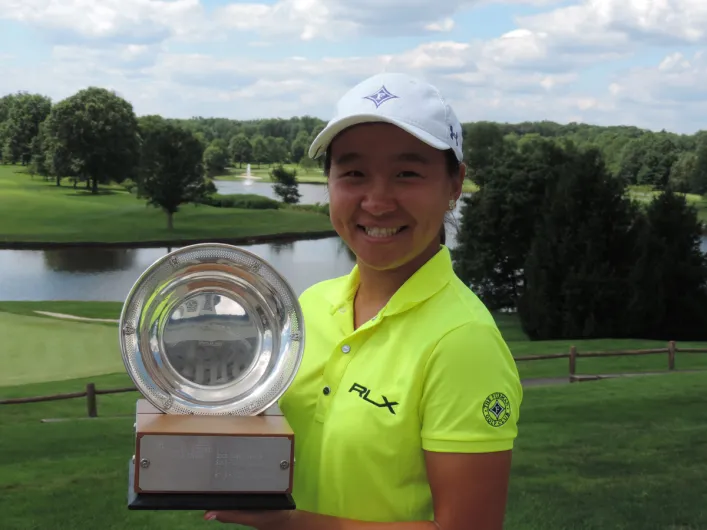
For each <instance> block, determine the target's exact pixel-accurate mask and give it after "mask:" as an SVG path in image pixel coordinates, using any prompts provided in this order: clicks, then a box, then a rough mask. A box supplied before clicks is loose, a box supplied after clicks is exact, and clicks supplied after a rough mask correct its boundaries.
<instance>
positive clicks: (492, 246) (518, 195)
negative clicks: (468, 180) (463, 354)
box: [453, 138, 571, 310]
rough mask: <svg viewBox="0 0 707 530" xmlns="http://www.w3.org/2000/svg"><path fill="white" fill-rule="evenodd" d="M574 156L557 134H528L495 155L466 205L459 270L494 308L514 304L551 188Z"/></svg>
mask: <svg viewBox="0 0 707 530" xmlns="http://www.w3.org/2000/svg"><path fill="white" fill-rule="evenodd" d="M570 162H571V158H570V157H569V156H568V154H567V153H566V152H565V150H564V149H563V148H562V147H561V146H560V145H559V144H558V143H557V142H555V141H554V140H547V139H542V138H537V139H534V140H529V141H527V142H525V143H523V144H521V145H520V146H518V148H515V147H514V148H513V149H510V148H509V149H507V150H506V153H505V155H504V156H503V157H501V158H497V159H493V162H492V163H490V164H489V165H488V166H487V167H486V168H485V171H484V181H485V183H484V185H483V186H482V187H481V189H480V190H479V191H478V192H475V193H474V194H472V196H471V197H470V198H468V199H466V200H465V204H463V205H462V220H461V223H460V227H459V232H458V234H457V240H458V241H459V245H458V247H457V248H456V249H454V251H453V257H454V262H455V270H456V272H457V274H458V275H459V277H460V278H461V279H462V280H463V281H464V282H465V283H467V284H469V285H471V286H472V288H473V290H474V292H475V293H476V294H477V295H478V296H479V298H480V299H481V300H483V302H484V303H485V304H486V305H487V306H488V307H489V308H490V309H492V310H498V309H502V308H515V307H516V304H517V300H518V296H519V295H520V292H521V291H522V289H523V284H524V275H523V267H524V264H525V261H526V258H527V256H528V252H529V250H530V245H531V242H532V240H533V234H534V232H535V224H536V223H537V221H538V220H539V217H540V214H541V212H542V209H541V205H542V204H543V202H544V201H545V195H546V191H547V188H548V186H552V185H553V183H554V182H555V181H556V180H557V179H559V178H561V176H562V175H564V174H565V173H566V172H567V165H568V164H569V163H570Z"/></svg>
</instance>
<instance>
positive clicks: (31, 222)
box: [0, 166, 332, 245]
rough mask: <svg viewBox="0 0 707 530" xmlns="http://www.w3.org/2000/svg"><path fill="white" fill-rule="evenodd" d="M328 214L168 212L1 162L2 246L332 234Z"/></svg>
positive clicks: (114, 191) (122, 193) (117, 192)
mask: <svg viewBox="0 0 707 530" xmlns="http://www.w3.org/2000/svg"><path fill="white" fill-rule="evenodd" d="M331 230H332V227H331V223H330V221H329V217H328V216H326V215H323V214H320V213H314V212H309V211H300V210H293V209H287V208H285V209H281V210H256V209H238V208H215V207H212V206H207V205H199V206H195V205H193V204H185V205H182V207H181V209H180V211H179V212H178V213H176V214H175V216H174V230H173V231H169V230H168V229H167V217H166V215H165V214H164V213H163V212H162V211H161V210H160V209H157V208H154V207H152V206H148V205H147V204H146V201H145V200H144V199H137V198H136V197H135V195H131V194H129V193H128V192H127V191H126V190H124V189H122V188H121V187H120V186H110V187H102V188H101V192H100V193H99V194H97V195H93V194H91V192H90V191H88V190H86V189H85V188H83V187H82V186H79V187H78V188H77V189H74V188H73V187H72V185H71V183H70V182H68V181H64V182H62V186H56V183H55V182H53V181H46V180H44V179H43V178H42V177H40V176H35V177H34V178H32V177H31V176H30V175H29V174H28V173H25V172H24V169H23V168H22V167H21V166H0V245H1V244H2V243H3V242H5V243H16V242H31V243H68V242H70V243H76V242H98V243H130V242H141V243H142V242H151V241H162V242H163V241H173V242H178V241H182V240H197V239H209V238H219V239H229V238H232V239H238V238H244V237H255V236H268V235H277V234H284V233H298V234H302V233H323V232H327V231H331Z"/></svg>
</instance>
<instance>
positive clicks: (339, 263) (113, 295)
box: [0, 181, 459, 302]
mask: <svg viewBox="0 0 707 530" xmlns="http://www.w3.org/2000/svg"><path fill="white" fill-rule="evenodd" d="M217 187H218V191H219V193H224V194H226V193H257V194H260V195H265V196H268V197H274V194H272V186H271V185H270V184H269V183H267V184H266V183H263V182H257V181H256V182H254V183H253V184H252V185H245V184H243V182H239V181H221V182H219V183H218V186H217ZM300 193H301V194H302V201H301V202H302V203H308V204H313V203H316V202H328V199H327V197H326V186H323V185H318V184H301V185H300ZM455 216H456V219H457V220H458V219H459V208H457V211H456V212H455ZM455 235H456V229H455V228H454V227H453V226H448V227H447V241H448V245H449V246H450V247H451V246H454V244H455ZM176 248H178V247H173V248H167V247H154V248H120V249H117V248H65V249H51V250H0V271H2V272H1V273H0V300H102V301H121V302H122V301H123V300H125V298H126V296H127V294H128V292H129V290H130V287H131V286H132V285H133V283H134V282H135V281H136V280H137V278H138V277H139V276H140V274H142V272H143V271H144V270H145V269H147V267H149V266H150V265H151V264H152V263H153V262H154V261H155V260H156V259H158V258H159V257H160V256H163V255H164V254H166V253H167V252H169V251H170V250H174V249H176ZM242 248H244V249H247V250H249V251H250V252H253V253H255V254H257V255H258V256H260V257H262V258H263V259H265V260H267V261H268V262H270V263H271V264H272V265H273V266H274V267H275V268H276V269H277V270H279V271H280V272H281V274H282V275H283V276H285V278H286V279H287V280H288V281H289V282H290V284H291V285H292V288H293V289H294V290H295V291H296V293H297V294H298V295H299V294H300V293H302V291H304V290H305V289H306V288H308V287H309V286H311V285H313V284H315V283H317V282H319V281H322V280H326V279H329V278H335V277H337V276H341V275H344V274H348V272H349V271H350V270H351V267H353V263H354V261H353V257H352V255H351V254H350V252H349V251H348V249H347V247H346V245H344V243H343V242H342V241H341V239H339V238H338V237H328V238H323V239H314V240H300V241H294V242H287V243H281V242H278V243H264V244H253V245H242Z"/></svg>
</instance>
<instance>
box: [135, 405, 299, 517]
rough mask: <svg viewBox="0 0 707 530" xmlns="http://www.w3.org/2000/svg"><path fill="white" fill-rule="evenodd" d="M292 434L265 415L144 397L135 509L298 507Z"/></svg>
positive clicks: (280, 419)
mask: <svg viewBox="0 0 707 530" xmlns="http://www.w3.org/2000/svg"><path fill="white" fill-rule="evenodd" d="M293 467H294V433H293V432H292V430H291V428H290V426H289V424H288V423H287V420H286V419H285V417H284V416H283V415H282V413H281V412H280V411H279V409H278V408H277V406H274V407H272V408H271V409H269V410H268V411H266V413H265V414H263V415H261V416H197V415H180V414H164V413H162V412H161V411H159V410H157V409H155V408H154V407H153V406H152V405H150V404H149V403H148V402H147V401H145V400H139V401H138V403H137V410H136V422H135V455H134V456H133V458H132V459H131V461H130V464H129V468H130V472H129V486H128V508H129V509H131V510H292V509H294V508H295V503H294V500H293V498H292V495H291V493H292V480H293Z"/></svg>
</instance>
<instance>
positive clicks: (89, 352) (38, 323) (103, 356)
mask: <svg viewBox="0 0 707 530" xmlns="http://www.w3.org/2000/svg"><path fill="white" fill-rule="evenodd" d="M0 337H2V346H1V347H0V366H2V367H3V370H2V371H0V385H22V384H25V383H31V382H41V381H56V380H62V379H71V378H76V377H88V376H92V375H99V374H110V373H114V372H118V371H121V370H124V368H123V363H122V360H121V357H120V348H119V344H118V327H117V325H110V324H94V323H84V322H75V321H67V320H60V319H54V318H36V317H31V316H23V315H17V314H12V313H0Z"/></svg>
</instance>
